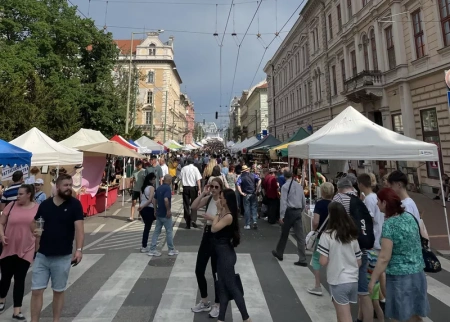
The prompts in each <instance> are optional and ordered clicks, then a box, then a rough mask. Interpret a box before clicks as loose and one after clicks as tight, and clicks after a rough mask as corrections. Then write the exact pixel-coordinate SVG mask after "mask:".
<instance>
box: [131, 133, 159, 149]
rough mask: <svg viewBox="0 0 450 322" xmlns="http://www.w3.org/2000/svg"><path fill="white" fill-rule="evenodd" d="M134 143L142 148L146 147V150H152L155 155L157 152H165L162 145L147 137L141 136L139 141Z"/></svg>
mask: <svg viewBox="0 0 450 322" xmlns="http://www.w3.org/2000/svg"><path fill="white" fill-rule="evenodd" d="M134 142H135V143H136V144H139V145H140V146H143V147H146V148H148V149H150V150H151V151H152V152H153V153H157V152H159V153H162V152H164V147H163V146H162V145H161V144H159V143H157V142H155V141H153V140H151V139H149V138H148V137H146V136H145V135H144V136H141V137H140V138H139V139H137V140H136V141H134Z"/></svg>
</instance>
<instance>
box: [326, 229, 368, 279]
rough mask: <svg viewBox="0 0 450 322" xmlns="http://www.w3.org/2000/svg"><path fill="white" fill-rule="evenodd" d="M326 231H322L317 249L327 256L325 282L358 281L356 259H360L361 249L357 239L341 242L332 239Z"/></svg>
mask: <svg viewBox="0 0 450 322" xmlns="http://www.w3.org/2000/svg"><path fill="white" fill-rule="evenodd" d="M332 234H333V236H331V235H330V233H328V232H324V233H323V234H322V236H321V237H320V241H319V246H317V251H318V252H319V253H320V254H321V255H323V256H326V257H328V265H327V282H328V284H330V285H340V284H345V283H355V282H358V274H359V266H358V261H357V260H358V259H361V250H360V248H359V244H358V240H356V239H355V240H352V241H351V242H350V243H347V244H342V243H341V242H340V241H337V240H336V239H334V236H335V233H332Z"/></svg>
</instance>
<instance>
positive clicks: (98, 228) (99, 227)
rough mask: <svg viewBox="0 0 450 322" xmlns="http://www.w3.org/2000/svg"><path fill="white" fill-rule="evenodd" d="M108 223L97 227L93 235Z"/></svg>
mask: <svg viewBox="0 0 450 322" xmlns="http://www.w3.org/2000/svg"><path fill="white" fill-rule="evenodd" d="M105 225H106V224H101V225H100V226H98V227H97V229H95V230H94V231H93V232H92V233H91V236H94V235H95V234H96V233H98V232H99V231H100V230H101V229H102V228H103V227H105Z"/></svg>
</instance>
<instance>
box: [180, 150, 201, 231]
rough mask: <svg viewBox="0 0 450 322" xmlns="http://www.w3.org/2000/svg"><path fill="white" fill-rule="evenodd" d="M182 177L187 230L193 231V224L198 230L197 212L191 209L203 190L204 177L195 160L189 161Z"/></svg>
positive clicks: (181, 174)
mask: <svg viewBox="0 0 450 322" xmlns="http://www.w3.org/2000/svg"><path fill="white" fill-rule="evenodd" d="M180 176H181V182H182V184H183V207H184V220H185V221H186V229H191V224H192V227H194V228H197V223H196V221H197V211H196V210H193V209H191V205H192V203H193V202H194V200H195V199H196V198H197V197H198V196H199V195H200V192H201V190H202V189H201V179H202V175H201V174H200V171H198V169H197V167H196V166H194V160H193V159H192V158H188V159H187V161H186V166H184V167H183V168H182V169H181V173H180Z"/></svg>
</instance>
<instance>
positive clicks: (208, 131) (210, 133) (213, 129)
mask: <svg viewBox="0 0 450 322" xmlns="http://www.w3.org/2000/svg"><path fill="white" fill-rule="evenodd" d="M201 126H202V128H203V132H204V133H205V135H204V139H216V138H220V137H221V135H220V131H219V128H218V127H217V124H216V123H215V122H205V123H201Z"/></svg>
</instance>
